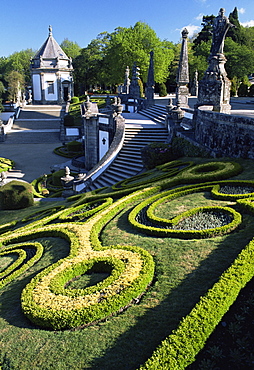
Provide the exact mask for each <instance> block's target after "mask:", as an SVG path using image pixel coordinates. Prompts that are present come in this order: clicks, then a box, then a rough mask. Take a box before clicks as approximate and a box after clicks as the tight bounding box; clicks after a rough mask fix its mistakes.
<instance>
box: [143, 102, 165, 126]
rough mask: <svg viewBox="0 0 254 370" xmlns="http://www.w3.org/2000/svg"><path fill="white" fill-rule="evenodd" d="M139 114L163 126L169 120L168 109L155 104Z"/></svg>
mask: <svg viewBox="0 0 254 370" xmlns="http://www.w3.org/2000/svg"><path fill="white" fill-rule="evenodd" d="M138 113H139V114H141V115H142V116H144V117H146V118H148V119H150V120H152V121H154V122H156V123H161V124H164V122H165V121H166V118H167V110H166V107H165V106H163V105H159V104H155V105H153V106H151V107H149V108H147V109H142V110H140V111H139V112H138Z"/></svg>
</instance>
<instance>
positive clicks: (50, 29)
mask: <svg viewBox="0 0 254 370" xmlns="http://www.w3.org/2000/svg"><path fill="white" fill-rule="evenodd" d="M49 36H52V26H49Z"/></svg>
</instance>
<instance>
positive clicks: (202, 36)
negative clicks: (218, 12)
mask: <svg viewBox="0 0 254 370" xmlns="http://www.w3.org/2000/svg"><path fill="white" fill-rule="evenodd" d="M214 18H215V16H214V15H204V16H203V22H202V23H201V26H203V28H202V30H201V31H200V32H199V33H198V35H197V37H196V38H195V39H194V40H193V44H194V45H193V47H194V50H195V48H196V47H197V45H200V44H201V43H202V42H208V41H210V40H212V34H213V20H214Z"/></svg>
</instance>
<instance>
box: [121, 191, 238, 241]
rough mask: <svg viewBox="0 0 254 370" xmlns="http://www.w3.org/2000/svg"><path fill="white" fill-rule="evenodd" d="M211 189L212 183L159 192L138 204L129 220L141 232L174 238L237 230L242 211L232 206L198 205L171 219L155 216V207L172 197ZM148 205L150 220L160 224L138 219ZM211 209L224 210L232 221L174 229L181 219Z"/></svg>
mask: <svg viewBox="0 0 254 370" xmlns="http://www.w3.org/2000/svg"><path fill="white" fill-rule="evenodd" d="M209 189H210V190H211V189H212V186H211V185H205V184H200V186H199V187H193V188H188V189H185V190H182V191H178V190H175V191H168V192H164V193H160V194H157V195H155V196H153V197H151V198H148V199H146V200H144V201H143V202H141V203H140V204H138V205H137V206H136V207H135V208H134V209H133V210H132V211H131V212H130V213H129V216H128V220H129V222H130V224H131V225H132V226H133V227H134V228H135V229H137V230H139V231H140V232H143V233H145V234H148V235H153V236H155V235H156V236H160V237H173V238H179V239H193V238H194V239H197V238H211V237H214V236H218V235H224V234H227V233H229V232H231V231H233V230H235V229H236V228H237V227H238V226H239V224H240V223H241V222H242V218H241V215H240V213H238V212H236V211H235V210H233V209H232V208H229V207H198V208H194V209H191V210H189V211H186V212H184V213H182V214H181V215H178V216H177V217H174V218H172V219H171V220H167V219H162V218H159V217H156V216H154V214H153V212H154V210H155V208H156V207H157V206H158V205H159V204H160V203H162V202H165V201H169V200H172V199H176V198H179V197H182V196H185V195H187V194H192V193H196V192H200V191H204V190H209ZM147 206H149V207H148V209H147V212H146V215H147V218H148V220H150V221H152V223H153V224H157V225H158V226H157V227H156V226H147V225H144V224H142V223H140V222H139V221H138V220H137V217H138V214H139V213H140V212H141V211H142V209H144V208H145V207H147ZM209 209H210V210H211V211H214V210H216V211H222V212H225V213H227V214H230V215H231V217H232V221H231V222H230V223H228V224H227V225H223V226H221V227H216V228H209V229H202V230H177V229H174V228H173V227H174V225H177V224H178V223H179V221H181V220H182V219H183V218H187V217H189V216H191V215H193V214H195V213H198V212H204V211H207V210H209ZM160 225H163V226H164V227H165V226H169V227H172V228H168V229H167V228H161V227H159V226H160Z"/></svg>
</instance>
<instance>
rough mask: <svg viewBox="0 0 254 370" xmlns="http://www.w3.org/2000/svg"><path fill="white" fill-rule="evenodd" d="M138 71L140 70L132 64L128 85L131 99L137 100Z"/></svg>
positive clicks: (138, 96) (138, 90)
mask: <svg viewBox="0 0 254 370" xmlns="http://www.w3.org/2000/svg"><path fill="white" fill-rule="evenodd" d="M139 70H140V68H139V67H137V65H136V63H134V65H133V68H132V79H131V84H130V97H131V98H133V99H139V98H140V87H139V83H138V80H139V79H140V78H139Z"/></svg>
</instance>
